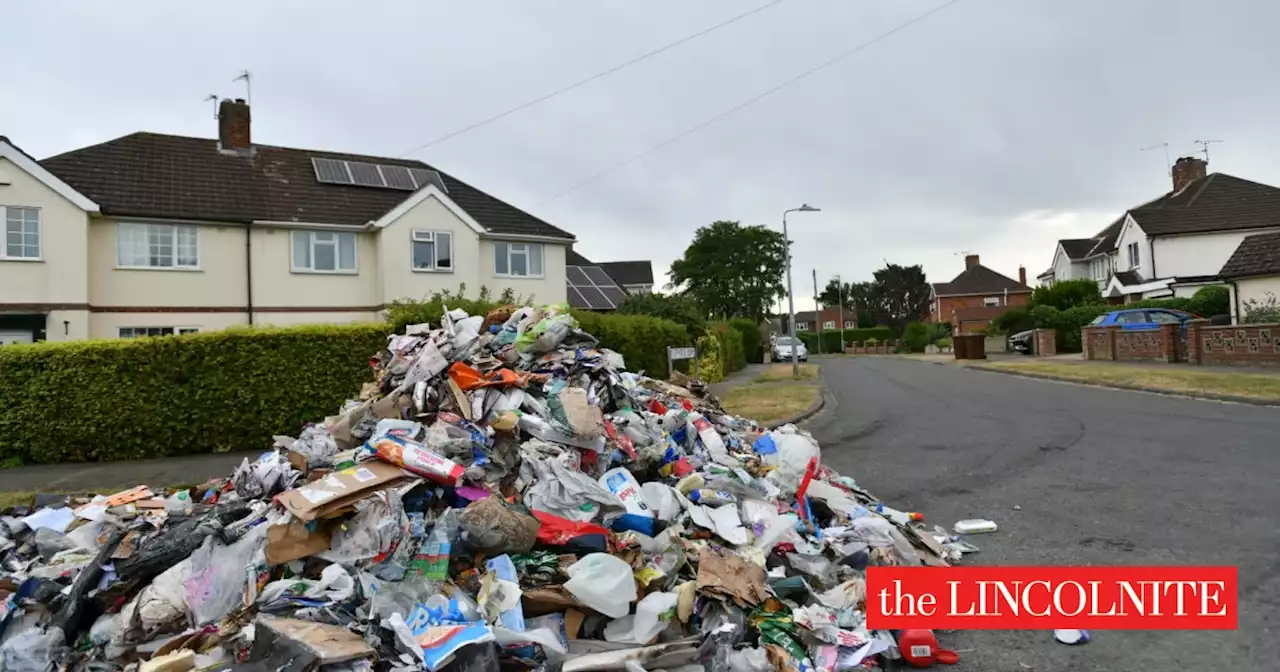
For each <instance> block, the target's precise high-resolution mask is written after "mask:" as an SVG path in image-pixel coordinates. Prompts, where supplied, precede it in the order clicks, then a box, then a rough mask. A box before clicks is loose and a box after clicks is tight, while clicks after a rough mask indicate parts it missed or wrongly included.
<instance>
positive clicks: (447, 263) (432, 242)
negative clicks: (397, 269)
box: [410, 231, 453, 271]
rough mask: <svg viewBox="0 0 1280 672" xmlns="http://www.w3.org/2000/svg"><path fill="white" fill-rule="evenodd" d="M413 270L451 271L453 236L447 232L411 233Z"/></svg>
mask: <svg viewBox="0 0 1280 672" xmlns="http://www.w3.org/2000/svg"><path fill="white" fill-rule="evenodd" d="M410 241H411V244H412V245H413V270H415V271H452V270H453V234H451V233H449V232H447V231H413V232H412V233H411V234H410Z"/></svg>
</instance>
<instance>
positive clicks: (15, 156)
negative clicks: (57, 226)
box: [0, 139, 99, 212]
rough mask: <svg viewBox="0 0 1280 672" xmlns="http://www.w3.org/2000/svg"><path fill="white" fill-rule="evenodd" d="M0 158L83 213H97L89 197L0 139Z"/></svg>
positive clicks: (0, 179)
mask: <svg viewBox="0 0 1280 672" xmlns="http://www.w3.org/2000/svg"><path fill="white" fill-rule="evenodd" d="M0 158H5V159H8V160H9V163H10V164H12V165H14V166H16V167H17V168H18V169H19V170H21V171H23V172H25V173H27V174H28V175H30V176H31V177H34V178H35V179H37V180H39V181H40V183H41V184H43V185H44V186H46V187H48V188H50V189H52V190H53V191H55V192H57V194H58V195H59V196H61V197H63V198H65V199H67V200H68V201H71V202H72V203H73V204H75V206H76V207H78V208H80V209H81V210H84V211H85V212H99V208H98V204H97V203H94V202H93V201H92V200H90V199H89V197H87V196H85V195H84V194H82V193H80V192H78V191H76V190H75V189H74V188H72V186H71V185H69V184H67V183H66V182H63V181H62V180H60V179H58V176H56V175H54V174H53V173H51V172H49V171H47V170H45V169H44V166H41V165H40V164H38V163H36V162H35V161H34V160H33V159H32V158H31V157H29V156H27V154H26V153H25V152H23V151H22V150H21V149H18V148H17V147H16V146H14V145H13V144H11V143H10V142H8V141H7V140H4V139H0ZM2 178H3V176H0V184H4V182H5V181H4V180H3V179H2Z"/></svg>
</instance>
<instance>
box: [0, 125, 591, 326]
mask: <svg viewBox="0 0 1280 672" xmlns="http://www.w3.org/2000/svg"><path fill="white" fill-rule="evenodd" d="M218 126H219V132H218V139H216V140H214V139H205V138H192V137H180V136H172V135H161V134H156V133H134V134H131V135H126V136H124V137H120V138H116V139H114V140H110V141H107V142H104V143H102V144H99V145H94V146H91V147H86V148H83V149H78V150H75V151H71V152H67V153H65V154H60V155H58V156H54V157H52V158H48V159H45V160H43V161H36V160H35V159H34V158H32V157H31V156H29V155H27V154H26V153H24V152H23V151H22V150H21V149H19V148H18V147H17V146H16V145H15V144H13V143H12V142H10V141H9V140H8V139H5V138H3V137H0V221H3V222H4V226H5V229H4V233H5V238H4V241H3V242H4V244H3V245H2V246H0V342H24V341H30V340H39V339H48V340H68V339H77V338H86V337H89V338H117V337H133V336H140V335H155V334H170V333H182V332H188V331H204V330H212V329H221V328H225V327H228V326H231V325H238V324H255V325H256V324H272V325H288V324H300V323H322V322H330V323H333V322H356V321H367V320H375V319H378V318H379V317H380V314H381V313H382V311H383V310H384V309H385V306H386V305H387V304H388V303H389V302H392V301H394V300H396V299H401V298H423V297H426V296H429V295H430V294H432V293H434V292H437V291H440V290H457V289H458V288H459V286H462V285H465V287H466V290H467V293H468V295H474V294H475V293H476V292H478V291H479V289H480V288H481V287H482V286H483V287H487V288H488V289H489V290H490V291H491V292H493V293H494V294H498V293H501V292H502V291H503V290H506V289H511V290H512V291H514V292H515V293H516V294H517V295H520V296H525V297H528V296H532V297H534V298H535V299H536V300H538V301H545V302H556V303H562V302H564V301H565V300H566V284H565V283H566V278H565V253H566V250H567V248H568V247H569V246H570V245H572V243H573V242H574V236H573V235H572V234H570V233H568V232H566V231H564V230H562V229H560V228H557V227H555V226H553V225H551V224H549V223H547V222H545V221H543V220H541V219H539V218H537V217H535V216H533V215H530V214H529V213H526V212H524V211H522V210H520V209H519V208H516V207H514V206H512V205H509V204H507V203H505V202H503V201H501V200H499V199H497V198H495V197H493V196H490V195H489V194H486V193H485V192H483V191H481V190H479V189H477V188H475V187H473V186H471V185H469V184H467V183H465V182H462V181H461V180H458V179H457V178H455V177H453V176H451V175H449V174H447V173H444V172H442V171H439V170H436V169H434V168H433V167H431V166H429V165H427V164H425V163H422V162H420V161H413V160H405V159H392V158H382V157H373V156H362V155H354V154H342V153H336V152H328V151H315V150H306V149H294V148H287V147H275V146H270V145H259V144H253V143H252V142H251V138H250V115H249V106H248V105H247V104H245V103H244V102H243V101H240V100H235V101H231V100H225V101H223V102H222V103H221V106H220V111H219V120H218Z"/></svg>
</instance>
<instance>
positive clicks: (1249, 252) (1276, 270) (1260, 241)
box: [1218, 233, 1280, 278]
mask: <svg viewBox="0 0 1280 672" xmlns="http://www.w3.org/2000/svg"><path fill="white" fill-rule="evenodd" d="M1218 275H1220V276H1221V277H1224V278H1242V277H1246V276H1251V275H1280V233H1260V234H1257V235H1255V236H1247V237H1245V239H1244V240H1242V241H1240V246H1239V247H1237V248H1236V251H1235V252H1233V253H1232V254H1231V258H1230V259H1228V260H1227V263H1226V264H1224V265H1223V266H1222V271H1221V272H1219V273H1218Z"/></svg>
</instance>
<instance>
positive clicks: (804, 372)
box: [751, 364, 818, 383]
mask: <svg viewBox="0 0 1280 672" xmlns="http://www.w3.org/2000/svg"><path fill="white" fill-rule="evenodd" d="M817 378H818V365H817V364H801V365H800V378H799V380H816V379H817ZM783 380H791V365H790V364H770V365H769V366H766V367H765V368H764V373H761V374H760V375H759V376H758V377H757V378H756V379H755V380H753V381H751V382H753V383H777V382H780V381H783Z"/></svg>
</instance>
